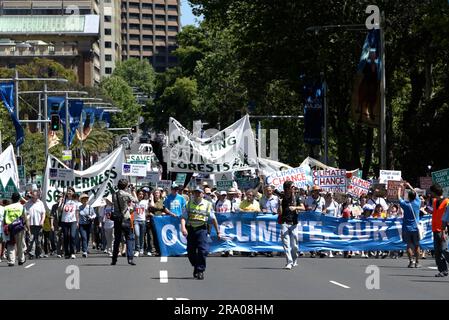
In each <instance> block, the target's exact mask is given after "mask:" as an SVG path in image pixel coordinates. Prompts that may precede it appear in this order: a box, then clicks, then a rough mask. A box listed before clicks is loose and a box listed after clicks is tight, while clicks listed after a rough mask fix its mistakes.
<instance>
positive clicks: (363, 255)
mask: <svg viewBox="0 0 449 320" xmlns="http://www.w3.org/2000/svg"><path fill="white" fill-rule="evenodd" d="M360 258H368V256H367V255H366V254H364V253H362V255H361V256H360Z"/></svg>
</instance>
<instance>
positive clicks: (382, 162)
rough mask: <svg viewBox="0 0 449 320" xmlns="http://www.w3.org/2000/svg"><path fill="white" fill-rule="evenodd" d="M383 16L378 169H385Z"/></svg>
mask: <svg viewBox="0 0 449 320" xmlns="http://www.w3.org/2000/svg"><path fill="white" fill-rule="evenodd" d="M384 21H385V16H384V13H383V12H382V14H381V18H380V26H379V29H380V30H379V31H380V56H381V59H382V60H381V61H382V63H381V69H380V70H381V78H380V169H387V130H386V95H385V32H384Z"/></svg>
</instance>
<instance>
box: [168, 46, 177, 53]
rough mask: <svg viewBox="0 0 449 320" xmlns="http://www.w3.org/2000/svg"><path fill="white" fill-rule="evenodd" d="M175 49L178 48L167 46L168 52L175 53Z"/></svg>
mask: <svg viewBox="0 0 449 320" xmlns="http://www.w3.org/2000/svg"><path fill="white" fill-rule="evenodd" d="M177 48H178V47H176V46H169V47H168V52H172V51H175V50H176V49H177Z"/></svg>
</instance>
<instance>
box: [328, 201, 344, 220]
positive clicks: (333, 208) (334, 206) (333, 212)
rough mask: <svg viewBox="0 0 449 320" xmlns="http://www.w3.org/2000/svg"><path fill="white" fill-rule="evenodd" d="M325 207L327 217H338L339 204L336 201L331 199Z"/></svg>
mask: <svg viewBox="0 0 449 320" xmlns="http://www.w3.org/2000/svg"><path fill="white" fill-rule="evenodd" d="M325 208H326V216H328V217H338V216H339V213H340V212H339V209H340V206H339V204H338V202H337V201H335V200H332V201H331V203H330V204H329V205H328V206H327V207H325Z"/></svg>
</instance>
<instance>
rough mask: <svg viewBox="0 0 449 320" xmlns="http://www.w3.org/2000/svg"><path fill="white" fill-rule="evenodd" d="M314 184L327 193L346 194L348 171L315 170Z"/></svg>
mask: <svg viewBox="0 0 449 320" xmlns="http://www.w3.org/2000/svg"><path fill="white" fill-rule="evenodd" d="M313 184H314V185H317V186H320V187H321V189H323V191H325V192H333V193H336V192H338V193H346V170H345V169H332V168H328V169H323V170H313Z"/></svg>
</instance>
